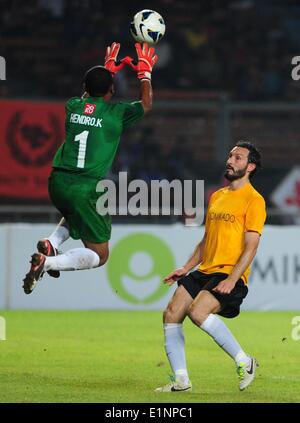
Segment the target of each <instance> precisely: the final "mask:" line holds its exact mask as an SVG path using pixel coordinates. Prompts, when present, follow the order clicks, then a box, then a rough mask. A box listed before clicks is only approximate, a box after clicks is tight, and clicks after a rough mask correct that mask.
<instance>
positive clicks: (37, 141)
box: [0, 100, 64, 200]
mask: <svg viewBox="0 0 300 423" xmlns="http://www.w3.org/2000/svg"><path fill="white" fill-rule="evenodd" d="M63 141H64V104H63V103H51V102H34V101H13V100H1V101H0V146H1V147H0V196H2V197H10V198H24V199H41V200H44V199H48V189H47V184H48V176H49V174H50V171H51V164H52V159H53V157H54V154H55V152H56V150H57V148H58V146H59V145H60V144H61V143H62V142H63Z"/></svg>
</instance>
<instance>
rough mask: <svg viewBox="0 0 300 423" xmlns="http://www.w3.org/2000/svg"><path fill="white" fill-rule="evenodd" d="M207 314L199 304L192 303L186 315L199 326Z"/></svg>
mask: <svg viewBox="0 0 300 423" xmlns="http://www.w3.org/2000/svg"><path fill="white" fill-rule="evenodd" d="M208 314H209V313H207V312H206V311H205V310H204V309H203V308H202V307H201V306H199V305H197V304H195V303H192V304H191V305H190V306H189V308H188V316H189V318H190V319H191V321H192V322H193V323H194V324H195V325H197V326H200V325H202V323H203V322H204V320H206V319H207V317H208Z"/></svg>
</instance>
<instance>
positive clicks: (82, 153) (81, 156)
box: [74, 131, 89, 169]
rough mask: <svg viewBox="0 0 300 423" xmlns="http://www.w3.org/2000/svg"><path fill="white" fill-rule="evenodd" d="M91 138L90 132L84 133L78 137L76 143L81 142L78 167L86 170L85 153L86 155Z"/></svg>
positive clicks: (75, 139)
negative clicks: (89, 138)
mask: <svg viewBox="0 0 300 423" xmlns="http://www.w3.org/2000/svg"><path fill="white" fill-rule="evenodd" d="M88 136H89V131H83V132H81V133H80V134H78V135H76V137H75V138H74V141H79V150H78V156H77V167H80V168H81V169H82V168H84V162H85V153H86V142H87V139H88Z"/></svg>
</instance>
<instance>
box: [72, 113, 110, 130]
mask: <svg viewBox="0 0 300 423" xmlns="http://www.w3.org/2000/svg"><path fill="white" fill-rule="evenodd" d="M102 120H103V119H99V118H94V117H91V116H85V115H79V114H78V113H71V115H70V123H78V124H79V125H88V126H95V127H96V128H102V123H101V122H102Z"/></svg>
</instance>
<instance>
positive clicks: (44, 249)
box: [36, 238, 60, 278]
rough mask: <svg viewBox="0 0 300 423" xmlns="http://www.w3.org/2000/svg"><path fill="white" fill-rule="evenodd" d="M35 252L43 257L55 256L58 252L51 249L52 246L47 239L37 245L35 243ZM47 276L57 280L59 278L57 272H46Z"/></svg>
mask: <svg viewBox="0 0 300 423" xmlns="http://www.w3.org/2000/svg"><path fill="white" fill-rule="evenodd" d="M36 247H37V250H38V252H39V253H42V254H44V256H48V257H51V256H57V254H58V251H57V249H56V248H54V247H53V245H52V244H51V242H50V241H49V239H46V238H45V239H41V240H40V241H39V242H38V243H37V246H36ZM47 273H48V275H49V276H52V278H59V277H60V272H59V270H48V271H47Z"/></svg>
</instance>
